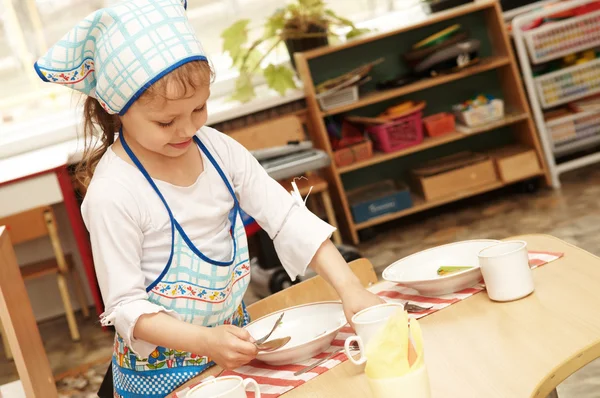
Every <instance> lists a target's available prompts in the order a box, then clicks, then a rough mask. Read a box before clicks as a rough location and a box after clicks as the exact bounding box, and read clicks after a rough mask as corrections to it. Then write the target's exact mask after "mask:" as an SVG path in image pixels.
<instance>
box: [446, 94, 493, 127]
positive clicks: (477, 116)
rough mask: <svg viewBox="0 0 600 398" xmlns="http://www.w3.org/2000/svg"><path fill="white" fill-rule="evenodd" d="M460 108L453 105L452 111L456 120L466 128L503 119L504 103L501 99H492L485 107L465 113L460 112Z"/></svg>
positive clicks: (478, 107)
mask: <svg viewBox="0 0 600 398" xmlns="http://www.w3.org/2000/svg"><path fill="white" fill-rule="evenodd" d="M460 107H461V105H454V106H453V107H452V109H453V110H454V114H455V115H456V118H457V119H458V120H459V121H460V122H461V123H462V124H464V125H466V126H468V127H474V126H480V125H482V124H485V123H488V122H491V121H494V120H498V119H502V118H503V117H504V101H502V100H501V99H493V100H491V101H490V102H489V104H487V105H480V106H477V107H474V108H472V109H468V110H466V111H462V110H461V108H460Z"/></svg>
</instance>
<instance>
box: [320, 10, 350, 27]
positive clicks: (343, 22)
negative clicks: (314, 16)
mask: <svg viewBox="0 0 600 398" xmlns="http://www.w3.org/2000/svg"><path fill="white" fill-rule="evenodd" d="M325 14H326V15H327V16H329V17H331V18H333V19H335V20H336V21H337V22H338V23H339V24H341V25H346V26H350V27H351V28H353V27H354V22H352V21H351V20H349V19H347V18H344V17H340V16H339V15H337V14H336V13H335V12H333V10H325Z"/></svg>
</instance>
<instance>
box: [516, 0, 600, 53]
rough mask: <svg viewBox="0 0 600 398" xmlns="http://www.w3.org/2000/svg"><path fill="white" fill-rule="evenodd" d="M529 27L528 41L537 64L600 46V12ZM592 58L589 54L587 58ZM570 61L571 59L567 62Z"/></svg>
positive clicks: (528, 46) (526, 34)
mask: <svg viewBox="0 0 600 398" xmlns="http://www.w3.org/2000/svg"><path fill="white" fill-rule="evenodd" d="M542 22H543V21H542V20H541V18H540V23H539V24H537V25H536V26H530V27H527V30H528V32H526V33H525V34H524V38H525V44H526V45H527V48H528V50H529V54H530V55H531V60H532V61H533V63H535V64H539V63H542V62H547V61H551V60H553V59H556V58H559V57H562V56H568V55H569V54H573V53H577V52H579V51H583V50H586V49H590V48H594V47H597V46H600V11H594V12H590V13H586V14H583V15H581V16H577V17H574V18H568V19H562V20H560V22H553V23H551V24H546V25H544V26H542V27H541V28H539V29H537V28H538V27H539V26H541V24H542ZM587 59H589V57H588V58H587ZM567 62H568V61H567Z"/></svg>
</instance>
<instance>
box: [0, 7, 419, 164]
mask: <svg viewBox="0 0 600 398" xmlns="http://www.w3.org/2000/svg"><path fill="white" fill-rule="evenodd" d="M117 2H118V1H117V0H12V2H11V0H9V1H8V2H2V3H0V28H1V29H0V157H3V156H7V151H3V150H2V146H3V145H4V146H6V145H9V144H11V143H13V144H14V143H15V142H17V141H23V140H24V139H29V138H33V137H35V136H36V135H40V134H49V133H48V131H53V130H56V129H62V130H63V131H62V132H60V133H55V134H54V135H55V138H56V142H59V140H65V139H69V138H68V137H73V134H74V131H75V127H76V125H77V118H75V117H74V116H73V115H76V114H77V112H75V110H74V107H76V104H77V103H79V102H80V98H79V97H78V96H77V94H75V95H74V94H73V91H71V90H69V89H67V88H64V87H60V86H58V85H52V84H47V83H43V82H42V81H41V80H39V78H38V77H37V75H36V74H35V72H34V70H33V68H32V64H33V62H34V61H35V59H37V58H38V57H39V56H40V55H42V53H43V52H44V51H45V48H47V47H48V46H51V45H52V44H53V43H55V42H56V41H58V40H59V39H60V38H61V37H62V36H63V35H64V34H65V33H66V32H67V31H68V30H69V29H71V27H72V26H73V25H74V24H75V23H77V22H78V21H79V20H81V19H83V18H85V17H86V16H87V15H89V14H90V13H92V12H93V11H94V10H97V9H99V8H102V7H106V6H110V5H112V4H114V3H117ZM417 3H418V0H329V1H328V5H329V7H330V8H332V9H333V10H335V11H336V12H338V13H339V14H340V15H343V16H345V17H347V18H349V19H352V20H353V21H355V22H357V23H359V24H366V25H369V22H370V21H372V20H373V19H374V18H376V17H379V16H386V15H388V16H391V15H390V13H393V14H394V15H396V12H398V11H399V10H403V11H402V12H401V14H399V15H401V16H402V17H406V18H404V19H406V20H409V19H410V18H408V16H409V14H407V13H406V12H405V11H406V10H408V9H411V8H412V7H414V6H415V5H416V4H417ZM5 4H12V7H8V8H7V7H5V6H3V5H5ZM284 4H285V1H284V0H188V18H189V20H190V22H191V24H192V26H193V27H194V28H195V30H196V33H197V34H198V36H199V38H200V41H201V42H202V44H203V46H204V49H205V51H206V52H207V54H208V56H209V58H210V59H211V61H212V63H213V65H214V67H215V70H216V82H215V86H214V87H213V95H217V96H218V95H225V94H226V93H227V92H228V91H230V90H231V89H232V87H233V85H232V84H233V79H235V77H236V75H237V73H236V71H235V70H232V69H231V60H230V59H229V57H228V56H226V55H224V54H222V53H221V38H220V35H221V32H222V31H223V30H224V29H225V28H227V27H228V26H229V25H230V24H231V23H232V22H233V21H235V20H237V19H240V18H248V19H250V20H252V24H251V28H252V31H251V34H252V35H255V37H258V35H260V33H261V32H262V29H261V26H262V22H263V21H264V19H265V18H266V17H268V16H269V15H270V14H271V13H273V12H274V11H275V10H276V9H277V8H278V7H281V6H282V5H284ZM32 7H33V8H32ZM388 19H389V21H388V22H389V23H393V24H397V23H399V22H401V21H400V19H402V18H398V17H394V18H388ZM378 27H380V25H378ZM15 32H16V33H15ZM273 57H275V59H274V61H278V62H285V61H287V60H288V54H287V52H286V51H285V49H282V50H281V51H278V52H276V53H275V54H274V55H273ZM57 115H61V117H57ZM69 115H71V116H70V117H72V119H71V120H72V122H71V123H70V126H71V130H73V131H71V132H70V133H66V132H65V131H64V130H65V129H66V127H65V123H66V122H65V118H69ZM34 120H38V121H39V122H38V123H37V124H38V125H39V126H42V125H43V126H44V127H45V128H44V130H42V129H37V128H35V125H36V123H32V121H34ZM21 123H27V124H28V126H27V128H25V125H22V126H23V128H20V127H19V125H21ZM66 124H69V123H66ZM65 137H67V138H65ZM30 141H34V140H30ZM35 141H40V142H44V143H46V142H49V141H52V140H51V139H50V140H48V139H44V140H35ZM22 148H23V147H22V146H21V149H22ZM9 152H10V151H9Z"/></svg>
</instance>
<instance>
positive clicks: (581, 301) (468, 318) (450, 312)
mask: <svg viewBox="0 0 600 398" xmlns="http://www.w3.org/2000/svg"><path fill="white" fill-rule="evenodd" d="M517 239H522V240H525V241H527V242H528V244H529V249H531V250H539V251H555V252H564V253H565V256H564V257H563V258H562V259H560V260H557V261H555V262H552V263H550V264H546V265H544V266H542V267H539V268H537V269H536V270H534V280H535V287H536V290H535V292H534V293H533V294H532V295H531V296H529V297H527V298H525V299H522V300H518V301H515V302H511V303H495V302H492V301H490V300H489V298H488V297H487V295H486V294H485V292H483V293H479V294H476V295H474V296H472V297H470V298H468V299H466V300H464V301H461V302H459V303H457V304H454V305H452V306H450V307H448V308H445V309H443V310H441V311H438V312H436V313H434V314H432V315H430V316H427V317H425V318H423V319H421V325H422V328H423V335H424V340H425V362H426V364H427V367H428V370H429V377H430V383H431V389H432V396H433V398H454V397H457V398H459V397H460V398H471V397H473V398H481V397H485V398H508V397H519V398H520V397H536V398H545V397H546V396H547V395H548V394H550V393H551V392H552V391H553V390H554V388H555V387H556V386H557V385H558V384H560V383H561V382H562V381H563V380H564V379H566V378H567V377H568V376H570V375H571V374H572V373H574V372H575V371H577V370H578V369H580V368H581V367H583V366H584V365H586V364H587V363H589V362H591V361H592V360H594V359H596V358H599V357H600V259H599V258H598V257H596V256H593V255H591V254H589V253H587V252H585V251H583V250H581V249H579V248H577V247H575V246H572V245H569V244H567V243H565V242H563V241H561V240H559V239H557V238H554V237H550V236H542V235H528V236H522V237H518V238H517ZM375 288H376V286H375ZM218 371H219V370H218V369H211V370H210V371H209V372H210V373H213V372H214V373H218ZM209 372H206V373H205V374H203V375H201V376H199V379H201V378H204V377H206V376H208V375H209V374H210V373H209ZM214 373H213V374H214ZM284 396H285V397H286V398H295V397H313V398H326V397H327V398H329V397H331V398H334V397H335V398H337V397H371V393H370V390H369V387H368V384H367V380H366V377H365V376H364V373H363V368H362V367H357V366H354V365H353V364H352V363H350V362H349V361H347V362H344V363H342V364H340V365H338V366H337V367H335V368H334V369H332V370H331V371H329V372H327V373H324V374H323V375H320V376H318V377H317V378H315V379H313V380H311V381H309V382H308V383H306V384H304V385H302V386H300V387H298V388H296V389H294V390H292V391H290V392H289V393H287V394H285V395H284Z"/></svg>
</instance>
